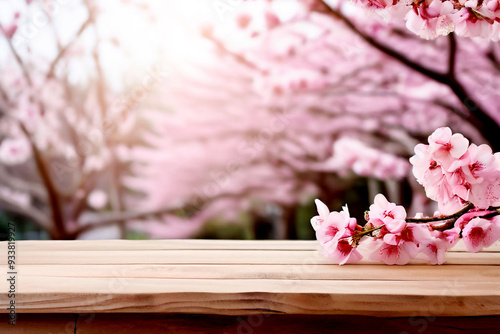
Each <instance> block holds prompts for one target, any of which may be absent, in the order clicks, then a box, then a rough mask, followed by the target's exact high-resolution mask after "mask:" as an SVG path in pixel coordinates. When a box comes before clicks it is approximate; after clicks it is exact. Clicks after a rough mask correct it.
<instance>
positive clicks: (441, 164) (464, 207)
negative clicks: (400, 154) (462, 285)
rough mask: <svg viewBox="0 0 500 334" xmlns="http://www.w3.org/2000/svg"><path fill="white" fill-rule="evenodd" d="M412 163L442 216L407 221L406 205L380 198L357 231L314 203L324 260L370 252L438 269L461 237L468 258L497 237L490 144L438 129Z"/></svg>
mask: <svg viewBox="0 0 500 334" xmlns="http://www.w3.org/2000/svg"><path fill="white" fill-rule="evenodd" d="M415 153H416V154H415V155H414V156H413V157H412V158H411V159H410V162H411V164H412V165H413V173H414V175H415V176H416V178H417V181H418V182H419V183H420V184H422V185H423V186H424V188H425V190H426V194H427V196H428V197H429V198H431V199H433V200H435V201H437V203H438V205H439V207H440V210H441V208H443V209H444V210H448V211H449V212H451V211H452V209H453V210H455V211H454V212H453V213H451V214H449V213H444V212H443V211H441V212H439V211H438V212H436V213H435V214H434V216H433V217H423V215H422V214H417V216H416V217H407V213H406V210H405V209H404V207H402V206H399V205H396V204H395V203H391V202H389V201H388V200H387V199H386V198H385V197H384V196H383V195H382V194H378V195H377V196H375V199H374V204H372V205H371V206H370V210H369V211H367V212H366V214H365V218H366V224H364V226H361V225H359V224H358V223H357V220H356V219H355V218H352V217H350V215H349V211H348V209H347V207H344V208H343V211H342V212H330V211H329V209H328V207H327V206H326V205H325V204H324V203H322V202H321V201H319V200H316V206H317V209H318V213H319V214H318V215H317V216H315V217H313V218H312V219H311V224H312V226H313V228H314V230H315V232H316V238H317V239H318V241H319V242H320V246H321V250H322V252H323V254H324V255H325V256H327V257H330V258H332V259H334V260H335V262H336V263H339V264H341V265H342V264H346V263H357V262H359V261H360V260H361V259H362V258H363V256H362V254H361V252H360V251H359V248H358V246H360V245H363V246H364V247H363V248H364V249H366V250H368V252H369V253H370V254H369V259H370V260H372V261H381V262H385V263H386V264H390V265H392V264H398V265H404V264H407V263H408V262H409V261H410V260H411V259H414V258H418V259H426V260H427V261H429V262H430V263H431V264H442V263H444V260H445V256H444V255H445V252H446V251H447V250H448V249H450V248H451V247H453V246H454V245H455V244H456V243H457V241H458V240H459V239H460V238H462V239H463V242H464V245H465V247H466V249H467V250H468V251H469V252H479V251H481V250H482V249H483V248H484V247H489V246H491V245H492V244H493V243H494V242H495V241H497V240H498V239H500V216H499V213H500V207H499V204H500V202H499V197H500V187H499V185H500V164H499V161H500V160H499V159H500V155H499V154H498V153H495V154H493V153H492V150H491V148H490V147H489V146H487V145H480V146H476V145H474V144H471V145H469V141H468V140H467V139H466V138H465V137H464V136H463V135H461V134H452V132H451V130H450V129H449V128H439V129H437V130H436V131H434V133H433V134H432V135H431V136H429V145H423V144H418V145H417V146H416V147H415Z"/></svg>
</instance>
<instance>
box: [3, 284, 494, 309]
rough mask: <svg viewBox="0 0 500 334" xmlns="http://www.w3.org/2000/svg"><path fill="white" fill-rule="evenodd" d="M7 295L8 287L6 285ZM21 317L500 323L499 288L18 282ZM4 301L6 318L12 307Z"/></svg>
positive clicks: (381, 285)
mask: <svg viewBox="0 0 500 334" xmlns="http://www.w3.org/2000/svg"><path fill="white" fill-rule="evenodd" d="M0 288H1V289H2V290H4V291H6V290H5V288H6V283H3V282H2V283H1V284H0ZM18 290H19V291H18V292H17V293H16V304H17V305H18V306H17V311H18V312H20V313H22V312H26V313H39V312H41V313H53V312H61V313H71V312H73V313H77V312H86V313H87V312H96V313H107V312H111V313H113V312H139V313H142V312H148V313H151V312H166V313H199V314H221V315H248V314H257V313H285V314H358V315H372V316H373V315H375V316H411V315H415V314H424V315H429V316H431V315H432V316H479V315H500V283H499V282H476V283H474V284H471V283H469V282H459V281H454V280H452V279H450V280H445V281H443V280H440V281H426V282H425V284H422V282H421V281H377V280H372V281H362V280H342V281H335V280H325V281H321V280H271V279H265V280H263V279H245V280H238V279H226V280H220V279H215V280H214V279H153V278H74V277H71V278H68V277H31V276H19V284H18ZM7 303H8V300H7V298H6V296H4V295H0V311H1V310H4V309H5V308H6V306H7Z"/></svg>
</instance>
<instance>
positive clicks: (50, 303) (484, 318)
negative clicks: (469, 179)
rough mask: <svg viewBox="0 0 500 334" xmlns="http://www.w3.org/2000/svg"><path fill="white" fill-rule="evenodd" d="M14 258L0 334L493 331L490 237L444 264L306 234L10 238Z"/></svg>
mask: <svg viewBox="0 0 500 334" xmlns="http://www.w3.org/2000/svg"><path fill="white" fill-rule="evenodd" d="M2 254H3V255H2ZM16 257H17V259H16V272H17V278H16V296H15V303H16V314H17V324H16V326H15V327H13V326H9V325H8V323H7V322H8V320H7V313H6V312H8V310H7V307H8V306H9V300H10V299H9V298H8V296H7V291H8V290H9V283H8V282H7V280H6V279H2V280H1V281H0V309H1V310H0V312H2V313H3V314H1V316H2V317H0V320H2V321H1V322H0V333H11V332H12V333H15V332H19V333H50V332H52V333H108V332H113V331H114V332H118V333H136V334H137V333H150V332H151V333H158V332H168V333H208V332H214V333H223V334H224V333H330V332H333V329H336V331H335V333H339V332H341V333H343V332H345V333H347V332H349V333H353V332H354V333H356V332H363V331H365V330H367V329H369V330H370V332H372V333H378V332H380V333H391V332H395V333H422V332H424V330H425V333H430V332H433V330H436V332H440V333H446V332H454V330H455V329H456V328H469V329H475V331H474V333H483V332H484V333H491V331H492V330H493V331H496V330H498V332H500V320H499V319H500V266H499V265H500V245H499V244H498V243H497V244H495V245H494V246H492V247H490V248H489V249H487V250H484V251H483V252H480V253H476V254H471V253H467V252H465V251H464V247H463V245H461V244H459V245H457V246H456V247H455V248H454V250H453V251H452V252H449V254H447V262H446V263H447V264H445V265H442V266H432V265H428V264H426V263H424V262H420V261H415V262H412V264H410V265H407V266H386V265H382V264H374V263H372V262H362V263H361V264H358V265H346V266H338V265H333V264H331V262H330V261H329V259H327V258H324V257H322V256H321V255H319V254H318V252H317V242H316V241H226V240H148V241H130V240H112V241H18V242H17V244H16ZM0 264H1V270H2V272H3V273H5V275H7V274H6V273H7V272H8V271H9V270H8V267H7V243H6V242H2V243H0ZM456 317H460V318H456ZM42 327H43V328H44V331H41V328H42ZM377 328H379V329H377ZM377 330H380V331H377Z"/></svg>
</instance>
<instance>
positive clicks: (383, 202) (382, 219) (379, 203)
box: [368, 194, 406, 233]
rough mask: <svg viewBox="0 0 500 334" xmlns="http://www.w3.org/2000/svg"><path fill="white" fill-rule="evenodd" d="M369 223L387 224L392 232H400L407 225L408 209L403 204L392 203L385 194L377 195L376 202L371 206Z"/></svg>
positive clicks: (376, 224) (375, 224) (374, 224)
mask: <svg viewBox="0 0 500 334" xmlns="http://www.w3.org/2000/svg"><path fill="white" fill-rule="evenodd" d="M368 215H369V221H368V222H369V223H371V224H372V225H373V226H375V227H377V226H381V225H385V227H386V228H387V230H389V231H390V232H391V233H399V232H401V231H402V230H403V229H404V228H405V226H406V221H405V218H406V210H405V208H404V207H402V206H398V205H396V204H394V203H390V202H389V201H388V200H387V199H386V198H385V196H384V195H382V194H378V195H377V196H375V199H374V204H372V205H371V206H370V212H369V213H368Z"/></svg>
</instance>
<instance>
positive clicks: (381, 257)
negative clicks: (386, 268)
mask: <svg viewBox="0 0 500 334" xmlns="http://www.w3.org/2000/svg"><path fill="white" fill-rule="evenodd" d="M418 253H419V249H418V247H417V245H415V244H414V243H413V242H402V243H400V244H399V245H392V244H388V243H386V242H384V241H380V242H379V243H378V248H376V249H374V250H373V252H372V253H371V255H370V260H372V261H378V262H384V263H386V264H389V265H394V264H397V265H404V264H407V263H408V262H410V260H411V259H413V258H415V257H416V256H417V254H418Z"/></svg>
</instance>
